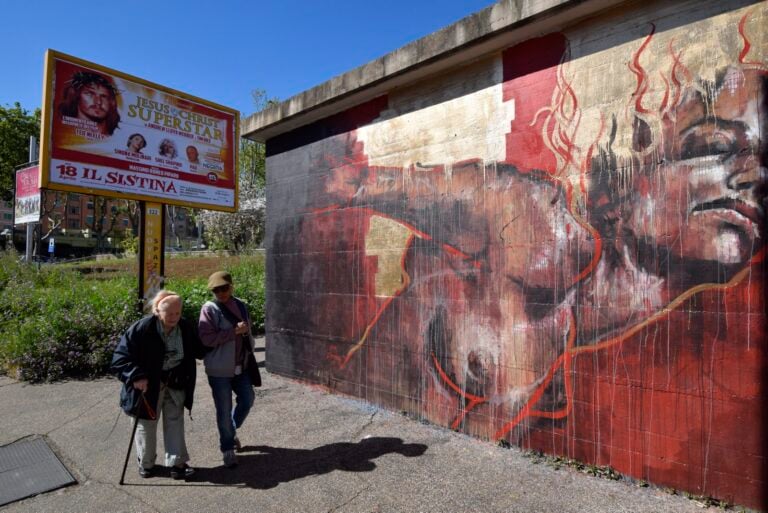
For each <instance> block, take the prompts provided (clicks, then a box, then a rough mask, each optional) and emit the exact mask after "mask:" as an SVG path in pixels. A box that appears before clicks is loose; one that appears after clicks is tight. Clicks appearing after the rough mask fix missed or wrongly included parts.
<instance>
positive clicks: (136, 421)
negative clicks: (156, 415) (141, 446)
mask: <svg viewBox="0 0 768 513" xmlns="http://www.w3.org/2000/svg"><path fill="white" fill-rule="evenodd" d="M137 427H139V416H138V415H136V416H135V417H134V418H133V431H131V439H130V440H128V451H127V452H126V453H125V463H123V473H122V474H120V486H122V485H123V484H124V481H125V469H127V468H128V458H130V457H131V448H132V447H133V439H134V438H135V437H136V428H137Z"/></svg>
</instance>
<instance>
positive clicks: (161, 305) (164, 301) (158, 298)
mask: <svg viewBox="0 0 768 513" xmlns="http://www.w3.org/2000/svg"><path fill="white" fill-rule="evenodd" d="M171 301H179V302H181V296H179V294H178V293H176V292H173V291H172V290H166V289H163V290H160V291H158V293H157V294H155V297H153V298H152V313H154V314H157V313H158V312H159V311H160V310H163V309H165V308H167V305H168V304H169V303H170V302H171Z"/></svg>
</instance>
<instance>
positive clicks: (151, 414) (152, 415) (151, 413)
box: [120, 392, 157, 486]
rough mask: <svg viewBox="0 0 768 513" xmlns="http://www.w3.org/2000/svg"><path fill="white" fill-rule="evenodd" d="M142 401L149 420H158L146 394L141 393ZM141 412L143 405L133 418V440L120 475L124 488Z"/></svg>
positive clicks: (130, 441) (129, 442)
mask: <svg viewBox="0 0 768 513" xmlns="http://www.w3.org/2000/svg"><path fill="white" fill-rule="evenodd" d="M141 401H142V402H143V403H144V407H145V408H146V409H147V414H148V415H149V418H150V419H151V420H155V419H156V418H157V415H156V414H155V411H154V410H153V409H152V407H151V406H150V405H149V403H148V402H147V398H146V397H144V392H141ZM140 410H141V405H139V408H137V409H136V416H135V417H134V418H133V430H132V431H131V439H130V440H129V441H128V451H126V453H125V462H124V463H123V473H122V474H120V485H121V486H122V485H123V484H125V483H124V481H125V469H127V468H128V458H130V457H131V448H132V447H133V439H134V438H136V428H137V427H139V411H140Z"/></svg>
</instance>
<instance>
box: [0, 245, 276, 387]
mask: <svg viewBox="0 0 768 513" xmlns="http://www.w3.org/2000/svg"><path fill="white" fill-rule="evenodd" d="M228 270H229V271H230V272H231V273H232V275H233V278H234V280H235V284H236V294H237V295H238V297H240V298H242V299H243V300H244V301H245V302H246V303H247V304H248V307H249V311H250V312H251V316H252V318H253V323H254V328H255V329H256V330H258V331H263V329H264V264H263V260H262V259H256V260H253V261H247V262H246V263H241V264H238V265H237V266H235V267H233V268H230V269H228ZM205 280H206V278H205V277H201V278H196V279H177V280H169V282H168V284H167V286H168V288H170V289H172V290H175V291H176V292H178V293H179V294H181V295H182V297H183V298H184V315H185V316H186V317H187V318H189V319H194V320H196V319H197V318H198V315H199V312H200V307H201V306H202V304H203V303H204V302H205V301H206V300H207V299H208V298H209V297H210V293H209V292H208V290H207V289H206V286H205V285H206V281H205ZM135 298H136V278H135V277H132V276H129V275H125V274H124V275H121V276H117V277H113V278H109V279H99V280H95V279H88V278H86V277H85V276H83V275H82V274H81V273H80V272H78V271H77V270H75V269H72V268H65V267H60V266H50V265H49V266H44V267H42V268H40V269H38V268H36V267H35V266H30V265H26V264H23V263H20V262H19V261H18V255H17V254H16V253H14V252H6V253H0V372H2V371H3V370H5V371H10V373H11V375H12V376H14V377H16V378H19V379H22V380H26V381H32V382H39V381H55V380H59V379H62V378H90V377H96V376H100V375H103V374H105V373H106V372H107V369H108V367H109V363H110V361H111V359H112V352H113V351H114V348H115V346H116V345H117V342H118V340H119V338H120V336H121V335H122V333H123V332H124V331H125V329H126V328H127V327H128V326H129V325H130V324H131V323H132V322H134V321H135V320H137V319H138V318H139V317H140V315H139V313H138V312H137V311H136V307H135Z"/></svg>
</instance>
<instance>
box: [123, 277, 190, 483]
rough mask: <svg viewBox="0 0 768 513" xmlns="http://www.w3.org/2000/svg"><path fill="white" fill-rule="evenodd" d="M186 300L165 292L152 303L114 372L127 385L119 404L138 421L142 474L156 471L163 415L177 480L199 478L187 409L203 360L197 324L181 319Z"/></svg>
mask: <svg viewBox="0 0 768 513" xmlns="http://www.w3.org/2000/svg"><path fill="white" fill-rule="evenodd" d="M181 306H182V301H181V297H179V295H178V294H176V293H175V292H171V291H169V290H161V291H160V292H158V293H157V295H156V296H155V297H154V299H153V300H152V315H148V316H146V317H144V318H143V319H140V320H139V321H137V322H135V323H134V324H133V325H132V326H131V327H130V328H128V330H127V331H126V332H125V333H124V334H123V336H122V338H121V339H120V343H119V344H118V346H117V348H116V349H115V354H114V356H113V357H112V367H111V369H112V372H114V373H115V374H117V376H118V378H119V379H120V381H122V382H123V388H122V390H121V392H120V406H121V407H122V409H123V410H124V411H125V412H126V413H127V414H128V415H131V416H136V417H138V426H137V431H136V452H137V454H138V457H139V475H140V476H141V477H145V478H146V477H152V475H154V473H155V456H156V454H155V452H156V446H157V435H156V433H157V419H158V417H159V416H160V415H161V414H162V417H163V440H164V445H165V465H166V466H168V467H171V477H172V478H173V479H186V478H188V477H190V476H191V475H192V474H194V472H195V470H194V469H193V468H192V467H190V466H189V465H188V464H187V462H188V461H189V454H188V453H187V446H186V442H185V441H184V408H185V407H186V408H187V409H188V410H190V412H191V411H192V398H193V394H194V390H195V379H196V366H195V358H201V357H202V345H201V344H200V339H199V338H198V336H197V331H196V329H195V328H196V326H195V325H194V324H191V323H187V322H186V321H185V320H184V319H182V318H181Z"/></svg>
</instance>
